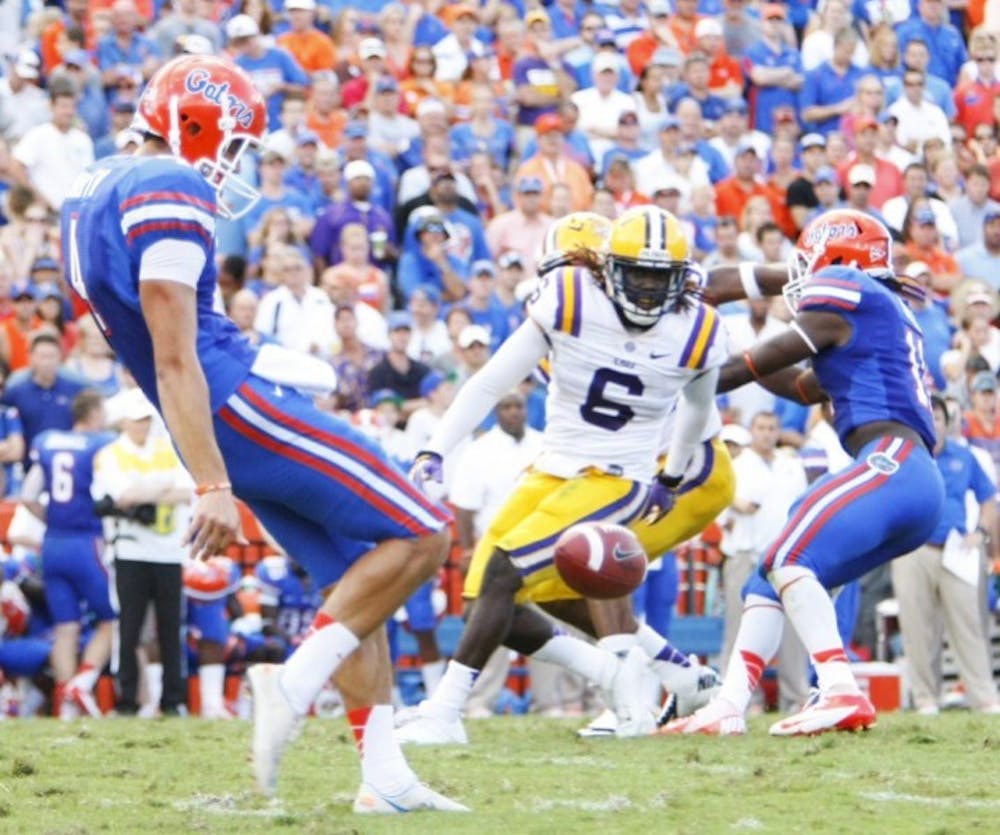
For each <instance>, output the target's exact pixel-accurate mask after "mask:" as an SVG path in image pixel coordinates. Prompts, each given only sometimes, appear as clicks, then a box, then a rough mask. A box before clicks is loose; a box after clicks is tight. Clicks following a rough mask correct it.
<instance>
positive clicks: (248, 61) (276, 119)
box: [226, 14, 309, 131]
mask: <svg viewBox="0 0 1000 835" xmlns="http://www.w3.org/2000/svg"><path fill="white" fill-rule="evenodd" d="M226 36H227V37H228V38H229V50H230V52H232V54H233V60H234V61H235V62H236V64H237V65H238V66H240V67H241V68H242V69H244V70H245V71H246V72H247V74H248V75H249V76H250V78H251V79H252V80H253V83H254V86H255V87H256V88H257V89H258V90H260V92H261V95H263V96H264V101H265V102H266V103H267V126H268V130H271V131H275V130H279V129H280V128H281V103H282V102H283V101H284V100H285V94H286V93H290V92H292V91H293V90H297V91H299V92H301V93H302V94H303V95H305V94H306V93H307V89H308V87H309V76H308V75H307V74H306V72H305V70H303V69H302V67H300V66H299V64H298V62H297V61H296V60H295V59H294V58H293V57H292V56H291V55H290V54H289V53H288V52H286V51H285V50H283V49H279V48H278V47H274V46H267V45H266V43H265V42H264V41H263V39H262V38H261V37H260V27H259V26H258V25H257V21H255V20H254V19H253V18H252V17H250V16H249V15H245V14H240V15H236V17H234V18H233V19H232V20H230V21H229V23H227V24H226Z"/></svg>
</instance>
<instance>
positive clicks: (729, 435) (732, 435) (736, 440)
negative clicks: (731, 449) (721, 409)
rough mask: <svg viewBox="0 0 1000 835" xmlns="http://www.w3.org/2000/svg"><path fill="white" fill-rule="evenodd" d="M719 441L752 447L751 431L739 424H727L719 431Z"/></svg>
mask: <svg viewBox="0 0 1000 835" xmlns="http://www.w3.org/2000/svg"><path fill="white" fill-rule="evenodd" d="M719 440H720V441H729V443H731V444H736V445H738V446H750V440H751V439H750V430H749V429H747V428H746V427H745V426H743V425H741V424H739V423H727V424H726V425H725V426H723V427H722V429H720V430H719Z"/></svg>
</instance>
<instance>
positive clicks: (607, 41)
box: [594, 29, 618, 46]
mask: <svg viewBox="0 0 1000 835" xmlns="http://www.w3.org/2000/svg"><path fill="white" fill-rule="evenodd" d="M594 43H595V44H597V45H598V46H616V45H617V44H618V41H616V40H615V33H614V31H612V30H611V29H598V30H597V31H596V32H595V33H594Z"/></svg>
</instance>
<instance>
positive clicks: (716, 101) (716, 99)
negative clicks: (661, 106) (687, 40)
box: [667, 52, 726, 122]
mask: <svg viewBox="0 0 1000 835" xmlns="http://www.w3.org/2000/svg"><path fill="white" fill-rule="evenodd" d="M681 78H682V79H683V83H682V84H680V85H679V86H678V87H677V89H675V90H674V91H673V93H672V94H671V96H670V98H669V99H668V100H667V107H669V108H670V110H671V111H676V109H677V105H678V103H679V102H680V101H681V99H685V98H690V99H694V100H695V101H696V102H698V104H699V105H701V115H702V118H704V119H707V120H708V121H709V122H715V121H718V120H719V119H720V118H721V117H722V114H723V113H725V112H726V100H725V99H723V98H721V97H720V96H716V95H714V94H713V93H711V92H710V91H709V89H708V82H709V64H708V56H707V55H705V53H704V52H692V53H691V54H690V55H688V57H687V58H686V59H685V60H684V68H683V70H682V75H681Z"/></svg>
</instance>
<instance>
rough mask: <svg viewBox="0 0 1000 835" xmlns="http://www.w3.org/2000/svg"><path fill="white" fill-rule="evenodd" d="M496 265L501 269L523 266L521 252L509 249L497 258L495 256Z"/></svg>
mask: <svg viewBox="0 0 1000 835" xmlns="http://www.w3.org/2000/svg"><path fill="white" fill-rule="evenodd" d="M497 266H499V267H500V268H501V269H504V270H506V269H509V268H510V267H522V268H523V267H524V261H523V260H522V258H521V253H520V252H517V251H516V250H513V249H509V250H507V252H505V253H503V254H502V255H501V256H500V257H499V258H497Z"/></svg>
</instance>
